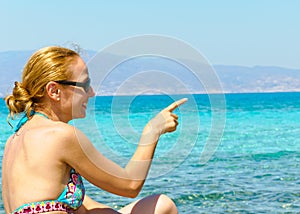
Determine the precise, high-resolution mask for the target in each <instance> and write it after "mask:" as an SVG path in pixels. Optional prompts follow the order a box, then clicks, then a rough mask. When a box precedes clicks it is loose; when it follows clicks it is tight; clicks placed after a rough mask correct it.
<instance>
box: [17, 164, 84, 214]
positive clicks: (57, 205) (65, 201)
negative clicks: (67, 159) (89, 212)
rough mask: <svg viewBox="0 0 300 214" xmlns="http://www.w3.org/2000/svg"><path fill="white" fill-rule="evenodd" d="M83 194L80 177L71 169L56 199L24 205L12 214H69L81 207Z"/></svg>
mask: <svg viewBox="0 0 300 214" xmlns="http://www.w3.org/2000/svg"><path fill="white" fill-rule="evenodd" d="M84 193H85V189H84V185H83V182H82V178H81V176H80V175H79V174H78V173H77V172H76V171H75V170H74V169H71V172H70V179H69V182H68V184H67V186H66V188H65V189H64V191H63V192H62V193H61V195H60V196H59V197H58V199H56V200H45V201H40V202H32V203H28V204H24V205H22V206H21V207H19V208H17V209H16V210H15V211H13V212H12V213H13V214H21V213H43V212H50V211H65V212H67V213H70V212H72V211H74V210H77V209H78V208H79V207H80V206H81V205H82V202H83V199H84Z"/></svg>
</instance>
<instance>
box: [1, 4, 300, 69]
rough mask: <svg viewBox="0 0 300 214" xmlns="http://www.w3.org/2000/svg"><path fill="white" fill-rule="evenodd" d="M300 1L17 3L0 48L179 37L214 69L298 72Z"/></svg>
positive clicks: (7, 15)
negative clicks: (274, 68) (259, 68)
mask: <svg viewBox="0 0 300 214" xmlns="http://www.w3.org/2000/svg"><path fill="white" fill-rule="evenodd" d="M299 10H300V1H297V0H285V1H283V0H245V1H243V0H206V1H204V0H194V1H191V0H190V1H182V0H181V1H177V0H165V1H163V0H152V1H137V0H136V1H121V0H120V1H116V0H110V1H97V0H90V1H83V0H45V1H38V0H27V1H23V0H13V1H9V0H6V1H4V0H3V1H1V3H0V27H1V35H0V38H1V43H0V51H7V50H31V49H38V48H41V47H44V46H47V45H64V44H66V43H68V42H74V43H78V44H79V45H80V46H81V47H82V48H84V49H92V50H100V49H102V48H104V47H106V46H108V45H110V44H111V43H114V42H116V41H118V40H120V39H124V38H127V37H131V36H135V35H143V34H158V35H165V36H171V37H174V38H178V39H180V40H183V41H185V42H187V43H189V44H190V45H191V46H193V47H194V48H196V49H197V50H199V51H200V52H201V53H202V54H203V55H204V56H205V57H206V58H207V59H208V60H209V61H210V62H211V63H212V64H225V65H244V66H255V65H262V66H264V65H267V66H281V67H287V68H296V69H300V27H299V26H300V13H299Z"/></svg>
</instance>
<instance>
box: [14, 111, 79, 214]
mask: <svg viewBox="0 0 300 214" xmlns="http://www.w3.org/2000/svg"><path fill="white" fill-rule="evenodd" d="M35 114H39V115H41V116H44V117H46V115H43V114H41V113H38V112H35ZM25 117H26V115H24V117H23V118H22V119H21V120H20V122H19V124H18V125H17V127H16V129H15V131H18V129H20V127H21V126H22V125H23V124H24V123H25V122H26V121H27V120H28V119H27V117H26V118H25ZM84 194H85V188H84V185H83V181H82V178H81V176H80V174H78V173H77V172H76V171H75V170H74V169H71V171H70V178H69V181H68V184H67V186H66V188H65V189H64V191H63V192H62V193H61V194H60V196H59V197H58V199H56V200H45V201H40V202H32V203H27V204H24V205H22V206H21V207H19V208H17V209H16V210H15V211H13V212H12V214H21V213H43V212H50V211H65V212H67V213H72V211H75V210H77V209H78V208H79V207H80V206H81V205H82V202H83V199H84Z"/></svg>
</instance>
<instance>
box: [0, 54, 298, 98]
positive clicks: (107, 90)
mask: <svg viewBox="0 0 300 214" xmlns="http://www.w3.org/2000/svg"><path fill="white" fill-rule="evenodd" d="M33 52H34V51H7V52H0V75H1V78H0V96H1V97H3V96H5V95H7V94H8V93H11V90H12V87H13V83H14V81H19V80H20V79H21V72H22V68H23V66H24V65H25V63H26V61H27V60H28V58H29V57H30V55H31V54H32V53H33ZM95 54H96V52H95V51H86V52H84V53H83V58H84V59H85V61H86V62H87V63H88V67H89V69H90V72H91V76H92V80H93V83H94V85H93V86H94V88H95V90H96V91H97V92H98V93H99V94H102V95H110V94H117V95H124V94H133V93H136V94H152V93H165V94H168V93H173V94H174V93H177V94H179V93H206V92H207V91H208V92H209V93H210V92H220V91H219V89H216V90H215V91H214V89H213V88H212V89H211V90H210V89H209V90H208V88H207V85H209V84H210V82H209V83H207V81H210V80H209V77H207V75H208V76H215V75H212V74H213V70H215V72H216V77H217V78H219V83H220V86H221V87H222V92H224V93H245V92H287V91H292V92H296V91H298V92H299V91H300V70H298V69H288V68H281V67H272V66H255V67H245V66H228V65H214V66H213V69H211V68H209V69H208V71H209V72H210V73H208V72H206V73H203V76H201V75H200V76H201V77H200V79H199V78H195V75H194V74H193V73H192V72H191V70H189V68H187V67H185V65H181V64H179V63H177V62H174V61H172V60H170V59H162V58H157V57H139V58H135V59H129V60H127V61H120V60H122V58H123V57H122V56H115V55H109V54H106V55H105V57H102V58H101V59H100V61H99V62H97V61H96V62H95V60H94V61H93V60H91V59H93V56H94V55H95ZM90 60H91V62H90ZM118 60H119V62H120V63H119V64H117V65H116V66H115V67H114V68H111V67H109V65H111V64H112V63H113V62H118ZM97 63H98V64H99V67H97ZM193 63H195V64H197V63H196V62H193ZM95 64H96V68H95ZM198 66H199V65H198ZM90 67H91V68H90ZM108 68H110V69H111V70H107V69H108ZM205 78H206V79H205Z"/></svg>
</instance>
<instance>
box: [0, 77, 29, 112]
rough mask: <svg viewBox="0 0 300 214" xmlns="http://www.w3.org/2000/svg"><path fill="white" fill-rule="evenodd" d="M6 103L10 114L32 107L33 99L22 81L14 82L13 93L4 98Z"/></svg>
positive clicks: (25, 110)
mask: <svg viewBox="0 0 300 214" xmlns="http://www.w3.org/2000/svg"><path fill="white" fill-rule="evenodd" d="M5 101H6V105H7V106H8V108H9V110H10V115H11V116H12V117H14V115H15V114H18V113H21V112H27V111H28V110H29V109H31V108H32V105H33V101H32V98H31V96H30V94H29V93H28V91H27V90H26V89H25V88H24V87H23V86H22V83H20V82H17V81H16V82H15V87H14V89H13V93H12V94H11V95H9V96H7V97H6V98H5Z"/></svg>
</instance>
